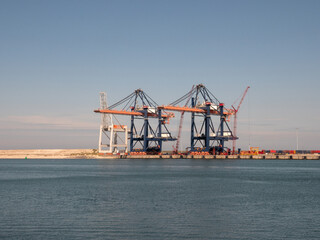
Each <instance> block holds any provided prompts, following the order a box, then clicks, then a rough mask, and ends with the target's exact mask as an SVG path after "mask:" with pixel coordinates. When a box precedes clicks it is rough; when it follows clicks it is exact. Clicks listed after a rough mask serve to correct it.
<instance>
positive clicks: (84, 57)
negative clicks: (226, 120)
mask: <svg viewBox="0 0 320 240" xmlns="http://www.w3.org/2000/svg"><path fill="white" fill-rule="evenodd" d="M319 13H320V1H318V0H315V1H312V0H301V1H295V0H275V1H273V0H266V1H262V0H261V1H257V0H251V1H244V0H243V1H241V0H234V1H232V0H221V1H214V0H209V1H205V0H200V1H195V0H194V1H188V0H163V1H155V0H154V1H152V0H136V1H133V0H128V1H126V0H115V1H111V0H109V1H108V0H104V1H100V0H94V1H89V0H87V1H82V0H74V1H73V0H68V1H65V0H63V1H59V0H55V1H46V0H28V1H25V0H22V1H19V0H2V1H1V2H0V33H1V35H0V36H1V37H0V109H1V115H0V148H1V149H17V148H97V142H98V128H99V122H100V117H99V115H98V114H95V113H93V110H94V109H96V108H98V107H99V92H100V91H105V92H106V93H107V94H108V103H109V104H112V103H114V102H116V101H118V100H120V99H122V98H123V97H125V96H127V95H129V94H130V93H131V92H133V91H134V90H135V89H138V88H142V89H143V90H144V91H145V92H146V93H147V94H148V95H149V96H151V97H152V98H153V99H154V100H155V101H156V102H157V103H159V104H168V103H170V102H172V101H174V100H176V99H178V98H179V97H180V96H182V95H184V94H185V93H186V92H188V91H189V90H190V89H191V87H192V85H194V84H199V83H203V84H204V85H205V86H206V87H207V88H208V89H210V91H211V92H212V93H213V94H214V95H215V96H216V97H217V98H218V99H219V100H220V101H221V102H224V103H225V104H226V105H227V106H230V105H231V104H233V103H234V101H235V100H236V99H238V97H239V96H240V95H241V94H242V93H243V91H244V90H245V88H246V86H248V85H250V87H251V88H250V90H249V93H248V95H247V97H246V99H245V101H244V102H243V105H242V106H241V108H240V110H239V114H238V119H239V120H238V135H239V137H240V140H239V141H238V146H239V147H241V148H243V149H247V148H248V146H249V144H250V145H251V146H257V147H260V148H263V149H296V145H297V136H298V145H299V149H320V127H319V123H320V110H319V107H318V105H319V103H320V101H319V99H320V97H319V91H320V46H319V45H320V14H319ZM189 118H190V115H186V116H185V119H187V120H186V122H185V123H186V124H187V123H188V119H189ZM126 124H128V125H129V118H128V122H127V123H126ZM169 128H170V129H171V130H173V132H177V126H176V125H169ZM188 129H189V126H187V125H184V131H185V132H187V131H188ZM188 142H189V138H188V137H184V140H183V144H184V146H185V145H187V144H188Z"/></svg>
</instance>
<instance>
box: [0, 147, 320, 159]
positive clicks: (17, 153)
mask: <svg viewBox="0 0 320 240" xmlns="http://www.w3.org/2000/svg"><path fill="white" fill-rule="evenodd" d="M0 159H208V160H210V159H219V160H225V159H229V160H230V159H233V160H239V159H252V160H263V159H266V160H319V159H320V154H283V155H276V154H256V155H239V154H235V155H188V154H170V153H165V154H161V155H130V154H115V155H113V154H99V153H98V151H97V149H19V150H0Z"/></svg>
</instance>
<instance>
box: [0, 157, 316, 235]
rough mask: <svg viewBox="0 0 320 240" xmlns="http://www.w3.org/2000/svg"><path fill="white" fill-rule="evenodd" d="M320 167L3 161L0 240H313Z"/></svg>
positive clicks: (306, 163)
mask: <svg viewBox="0 0 320 240" xmlns="http://www.w3.org/2000/svg"><path fill="white" fill-rule="evenodd" d="M319 238H320V161H295V160H289V161H279V160H278V161H272V160H256V161H255V160H0V239H268V240H269V239H319Z"/></svg>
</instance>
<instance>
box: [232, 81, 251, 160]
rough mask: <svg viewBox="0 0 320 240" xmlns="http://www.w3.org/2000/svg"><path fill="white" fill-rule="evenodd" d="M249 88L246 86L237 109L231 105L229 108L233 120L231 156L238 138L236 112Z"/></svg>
mask: <svg viewBox="0 0 320 240" xmlns="http://www.w3.org/2000/svg"><path fill="white" fill-rule="evenodd" d="M249 88H250V86H248V87H247V88H246V90H245V91H244V93H243V95H242V97H241V100H240V102H239V105H238V107H237V108H235V107H234V106H233V105H231V107H232V108H233V111H234V120H233V135H234V139H233V141H232V152H233V154H234V153H235V150H236V140H237V139H238V138H237V113H238V111H239V108H240V106H241V104H242V102H243V99H244V97H245V96H246V94H247V92H248V90H249Z"/></svg>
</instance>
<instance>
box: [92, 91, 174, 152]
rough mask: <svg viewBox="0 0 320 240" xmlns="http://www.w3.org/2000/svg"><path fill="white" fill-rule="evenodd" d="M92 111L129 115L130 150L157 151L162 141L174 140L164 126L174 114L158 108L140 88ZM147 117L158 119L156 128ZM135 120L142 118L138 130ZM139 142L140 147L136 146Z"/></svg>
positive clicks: (159, 149)
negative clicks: (108, 105)
mask: <svg viewBox="0 0 320 240" xmlns="http://www.w3.org/2000/svg"><path fill="white" fill-rule="evenodd" d="M116 107H122V109H120V110H116V109H114V108H116ZM94 112H96V113H109V114H115V115H127V116H131V126H130V132H129V133H130V152H138V153H159V152H161V151H162V143H163V141H175V140H176V138H174V137H172V135H171V133H170V132H169V130H168V129H167V127H166V123H168V122H169V119H170V118H172V117H174V114H173V113H171V112H168V113H167V112H166V111H164V110H162V109H160V108H158V104H157V103H156V102H155V101H153V100H152V99H151V98H150V97H149V96H148V95H147V94H146V93H145V92H143V90H142V89H137V90H135V91H134V92H133V93H131V94H130V95H129V96H127V97H125V98H124V99H122V100H120V101H118V102H117V103H115V104H113V105H111V106H110V107H108V108H107V109H98V110H94ZM149 118H153V119H158V121H157V128H153V127H152V126H151V122H150V120H149ZM136 120H143V124H142V127H141V129H140V130H139V131H138V125H136ZM139 144H140V147H141V148H138V146H137V145H139Z"/></svg>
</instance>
